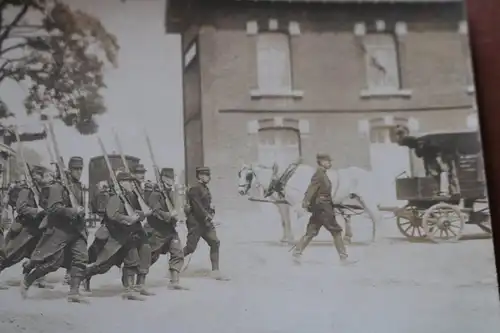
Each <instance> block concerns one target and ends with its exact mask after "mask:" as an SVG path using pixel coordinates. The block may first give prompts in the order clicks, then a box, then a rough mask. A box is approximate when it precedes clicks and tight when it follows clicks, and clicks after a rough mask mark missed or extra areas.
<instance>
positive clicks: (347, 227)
mask: <svg viewBox="0 0 500 333" xmlns="http://www.w3.org/2000/svg"><path fill="white" fill-rule="evenodd" d="M344 221H345V233H344V243H346V244H351V240H352V225H351V217H349V216H344Z"/></svg>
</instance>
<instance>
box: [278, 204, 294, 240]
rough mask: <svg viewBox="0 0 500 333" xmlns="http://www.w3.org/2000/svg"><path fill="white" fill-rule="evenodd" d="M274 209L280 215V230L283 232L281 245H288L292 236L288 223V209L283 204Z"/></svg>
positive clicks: (289, 223)
mask: <svg viewBox="0 0 500 333" xmlns="http://www.w3.org/2000/svg"><path fill="white" fill-rule="evenodd" d="M276 207H277V208H278V211H279V213H280V218H281V228H282V231H283V236H282V237H281V240H280V242H281V243H290V242H293V235H292V231H291V222H290V209H289V207H288V205H285V204H277V205H276Z"/></svg>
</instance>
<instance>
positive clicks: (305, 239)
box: [292, 234, 312, 264]
mask: <svg viewBox="0 0 500 333" xmlns="http://www.w3.org/2000/svg"><path fill="white" fill-rule="evenodd" d="M311 240H312V237H310V236H309V235H307V234H305V235H304V236H302V237H301V238H300V240H299V242H298V243H297V245H295V247H294V249H293V254H292V256H293V261H294V262H295V263H296V264H300V263H301V260H300V259H301V258H302V252H304V250H305V248H306V247H307V245H309V243H310V242H311Z"/></svg>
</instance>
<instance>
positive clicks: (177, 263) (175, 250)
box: [151, 234, 184, 273]
mask: <svg viewBox="0 0 500 333" xmlns="http://www.w3.org/2000/svg"><path fill="white" fill-rule="evenodd" d="M163 253H169V254H170V259H169V260H168V266H169V269H170V270H171V271H176V272H178V273H180V271H181V269H182V266H183V265H184V252H183V249H182V245H181V241H180V239H179V235H177V234H173V235H171V236H168V237H166V238H165V242H164V243H163V246H162V247H160V248H159V249H157V250H155V251H153V252H152V253H151V266H152V265H153V264H154V263H155V262H157V261H158V259H159V258H160V255H161V254H163Z"/></svg>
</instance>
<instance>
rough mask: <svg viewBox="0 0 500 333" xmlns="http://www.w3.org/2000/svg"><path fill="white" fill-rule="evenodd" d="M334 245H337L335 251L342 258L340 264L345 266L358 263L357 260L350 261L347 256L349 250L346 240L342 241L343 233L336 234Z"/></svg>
mask: <svg viewBox="0 0 500 333" xmlns="http://www.w3.org/2000/svg"><path fill="white" fill-rule="evenodd" d="M332 236H333V243H334V245H335V249H336V250H337V253H338V254H339V257H340V262H341V263H342V264H343V265H351V264H354V263H356V262H357V260H352V259H349V256H348V255H347V249H346V246H345V244H344V240H343V239H342V233H341V232H337V233H334V234H333V235H332Z"/></svg>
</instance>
